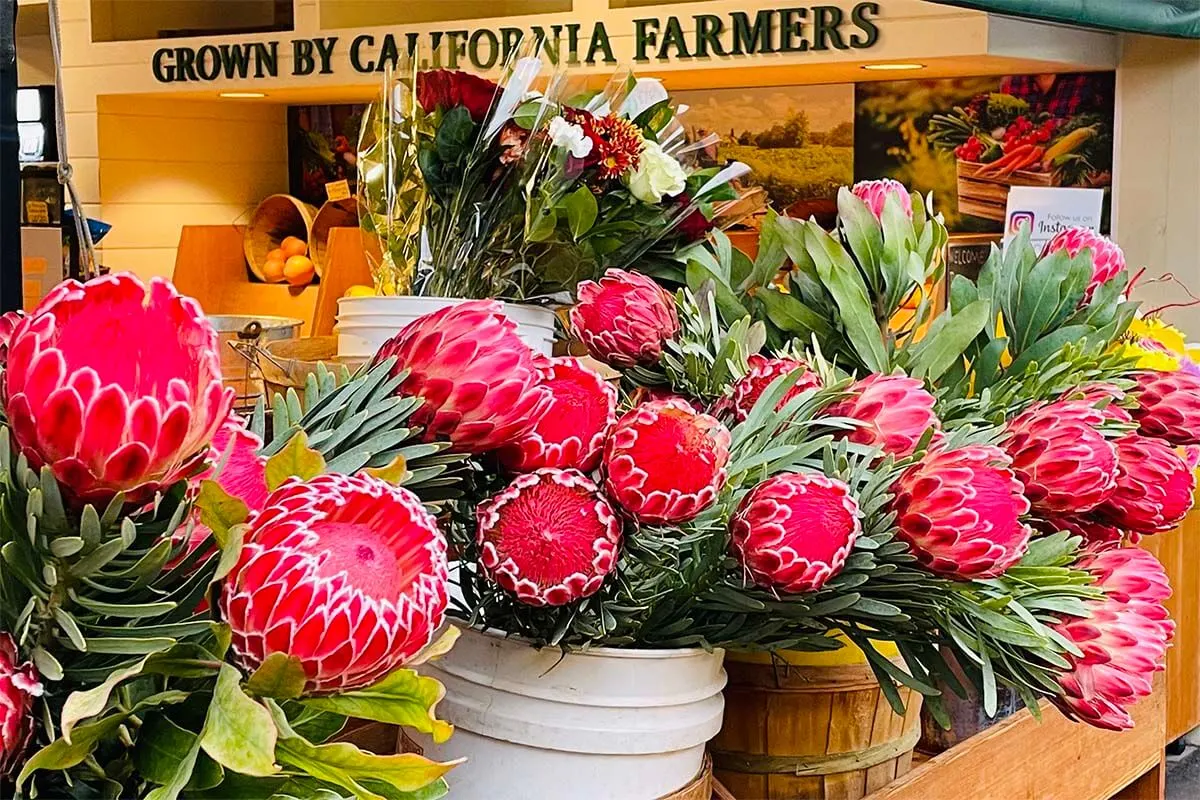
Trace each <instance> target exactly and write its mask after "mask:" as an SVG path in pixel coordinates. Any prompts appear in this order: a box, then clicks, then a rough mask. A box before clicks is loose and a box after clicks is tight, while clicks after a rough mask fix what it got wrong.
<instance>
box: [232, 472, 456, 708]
mask: <svg viewBox="0 0 1200 800" xmlns="http://www.w3.org/2000/svg"><path fill="white" fill-rule="evenodd" d="M446 579H447V570H446V540H445V539H444V538H443V537H442V535H441V533H440V532H439V531H438V528H437V522H436V521H435V520H434V518H433V516H432V515H430V513H429V512H428V511H426V510H425V508H424V506H422V505H421V501H420V500H418V499H417V497H416V495H414V494H413V493H412V492H409V491H408V490H406V489H403V488H400V487H398V486H392V485H391V484H389V483H386V482H384V481H382V480H379V479H378V478H374V477H371V476H370V475H367V474H365V473H360V474H358V475H355V476H353V477H349V476H346V475H333V474H329V475H319V476H317V477H316V478H313V479H312V480H309V481H307V482H300V481H297V480H292V481H289V482H288V483H285V484H284V485H283V486H281V487H280V488H279V489H277V490H275V492H273V493H272V494H271V495H270V496H269V497H268V498H267V500H266V505H265V506H264V508H263V510H262V511H260V512H259V513H258V514H257V515H255V516H254V517H252V519H251V527H250V529H249V530H248V531H247V532H246V538H245V545H244V546H243V548H242V554H241V558H240V559H239V561H238V563H237V566H235V567H234V569H233V571H232V572H231V573H230V574H229V577H228V578H227V579H226V581H225V585H224V589H223V592H222V595H221V612H222V616H223V617H224V619H225V621H226V622H228V623H229V625H230V626H231V627H232V629H233V650H234V653H235V655H236V660H237V662H238V663H239V664H240V665H241V666H242V667H243V668H244V669H246V670H248V671H253V670H255V669H256V668H257V667H258V666H259V665H261V664H262V663H263V661H264V660H265V659H266V658H267V656H269V655H270V654H272V653H286V654H287V655H289V656H295V657H296V658H298V659H299V660H300V663H301V665H302V666H303V667H304V672H305V674H306V675H307V676H308V682H307V684H306V686H305V691H306V692H307V693H310V694H312V693H323V692H336V691H347V690H350V689H355V688H361V687H364V686H369V685H371V684H373V683H375V682H376V681H378V680H380V679H382V678H383V677H384V676H386V675H387V674H388V673H390V672H391V671H392V670H394V669H396V668H397V667H399V666H400V665H402V664H403V663H404V662H405V661H407V660H408V659H410V658H412V657H413V656H414V655H416V654H417V653H418V652H419V651H420V650H421V649H423V648H424V647H425V646H426V645H427V644H429V642H430V640H431V639H432V638H433V633H434V631H436V630H437V628H438V627H439V626H440V625H441V624H442V620H443V617H444V615H445V610H446V599H447V598H446Z"/></svg>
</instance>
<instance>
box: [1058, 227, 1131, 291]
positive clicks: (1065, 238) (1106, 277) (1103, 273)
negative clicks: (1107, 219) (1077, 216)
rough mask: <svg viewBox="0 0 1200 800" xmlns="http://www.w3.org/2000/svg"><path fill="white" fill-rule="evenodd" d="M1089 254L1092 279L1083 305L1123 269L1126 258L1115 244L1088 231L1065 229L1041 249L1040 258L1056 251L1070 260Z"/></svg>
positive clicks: (1087, 229) (1083, 229)
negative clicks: (1062, 251)
mask: <svg viewBox="0 0 1200 800" xmlns="http://www.w3.org/2000/svg"><path fill="white" fill-rule="evenodd" d="M1085 249H1086V250H1090V251H1091V254H1092V279H1091V281H1090V282H1089V283H1088V287H1087V290H1086V291H1085V292H1084V295H1083V298H1084V302H1085V303H1086V302H1088V301H1089V300H1091V299H1092V295H1093V294H1094V293H1095V292H1096V289H1097V287H1100V286H1102V285H1104V284H1106V283H1108V282H1109V281H1110V280H1112V279H1113V278H1115V277H1117V275H1118V274H1120V273H1121V272H1122V271H1123V270H1124V269H1125V254H1124V253H1123V252H1121V248H1120V247H1117V245H1116V242H1114V241H1112V240H1111V239H1109V238H1108V237H1107V236H1101V235H1100V234H1099V233H1096V232H1095V231H1093V230H1091V229H1089V228H1067V229H1066V230H1065V231H1060V232H1059V233H1058V234H1057V235H1055V237H1054V238H1053V239H1051V240H1050V241H1048V242H1046V246H1045V247H1043V248H1042V258H1045V257H1046V256H1048V255H1050V254H1051V253H1055V252H1057V251H1059V250H1066V251H1067V255H1068V256H1070V257H1071V258H1074V257H1075V256H1077V255H1079V253H1080V252H1081V251H1082V250H1085Z"/></svg>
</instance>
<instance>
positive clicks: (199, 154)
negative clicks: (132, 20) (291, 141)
mask: <svg viewBox="0 0 1200 800" xmlns="http://www.w3.org/2000/svg"><path fill="white" fill-rule="evenodd" d="M286 114H287V111H286V107H285V106H283V105H276V104H262V103H236V102H232V101H229V100H207V101H205V100H184V99H176V98H141V97H132V96H109V97H101V98H99V102H98V104H97V120H98V121H97V128H98V145H99V152H100V153H102V154H103V156H102V157H101V158H100V159H99V162H98V164H99V200H100V212H99V213H100V216H101V217H102V218H103V219H104V220H105V221H106V222H109V223H111V224H112V225H113V230H112V233H110V234H109V236H108V238H107V239H105V242H104V247H103V252H104V257H103V262H104V264H105V265H106V266H108V267H110V268H112V269H124V270H132V271H133V272H136V273H137V274H139V275H141V276H143V277H149V276H152V275H167V276H169V275H170V274H171V271H172V269H173V268H174V266H175V247H176V245H177V244H178V243H179V231H180V228H181V227H182V226H183V225H189V224H190V225H224V224H229V223H233V222H239V221H241V222H244V221H245V220H246V219H247V217H248V216H249V213H250V211H251V210H253V208H254V206H255V205H256V204H257V203H258V201H259V200H261V199H262V198H263V197H265V196H266V195H269V194H272V193H275V192H286V191H287V127H286Z"/></svg>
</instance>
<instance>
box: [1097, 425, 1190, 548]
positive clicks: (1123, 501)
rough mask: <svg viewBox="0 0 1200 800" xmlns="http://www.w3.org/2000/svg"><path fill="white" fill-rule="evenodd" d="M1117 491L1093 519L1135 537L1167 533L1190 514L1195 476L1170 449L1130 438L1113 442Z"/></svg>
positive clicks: (1159, 443)
mask: <svg viewBox="0 0 1200 800" xmlns="http://www.w3.org/2000/svg"><path fill="white" fill-rule="evenodd" d="M1116 450H1117V484H1116V489H1115V490H1114V491H1113V492H1112V494H1110V495H1109V496H1108V498H1107V499H1106V500H1105V501H1104V502H1103V503H1101V504H1100V505H1099V506H1098V507H1097V508H1096V516H1097V517H1099V518H1100V519H1102V520H1105V521H1106V522H1109V523H1111V524H1113V525H1115V526H1117V527H1118V528H1123V529H1125V530H1130V531H1136V532H1137V533H1157V532H1159V531H1169V530H1171V529H1172V528H1174V527H1175V526H1176V525H1178V524H1179V523H1180V522H1182V521H1183V518H1184V517H1186V516H1187V513H1188V512H1189V511H1191V510H1192V502H1193V495H1194V491H1195V488H1196V473H1195V472H1193V471H1192V468H1191V467H1189V466H1188V464H1187V462H1186V461H1184V460H1183V457H1182V456H1180V455H1179V453H1177V452H1176V451H1175V450H1174V449H1173V448H1172V447H1171V446H1170V445H1168V444H1167V443H1165V442H1163V441H1161V440H1159V439H1151V438H1149V437H1146V436H1138V435H1137V434H1131V435H1129V436H1123V437H1121V438H1120V439H1118V440H1117V441H1116Z"/></svg>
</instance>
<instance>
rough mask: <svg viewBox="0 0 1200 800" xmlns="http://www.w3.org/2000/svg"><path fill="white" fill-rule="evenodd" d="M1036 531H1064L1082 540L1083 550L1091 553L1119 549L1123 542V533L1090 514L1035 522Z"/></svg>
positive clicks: (1055, 517) (1063, 516)
mask: <svg viewBox="0 0 1200 800" xmlns="http://www.w3.org/2000/svg"><path fill="white" fill-rule="evenodd" d="M1034 524H1035V525H1036V526H1037V527H1038V529H1040V530H1043V531H1045V532H1046V533H1054V532H1055V531H1066V532H1067V533H1069V534H1071V535H1072V536H1079V537H1082V538H1083V549H1084V550H1087V551H1088V552H1092V553H1099V552H1102V551H1104V550H1112V549H1113V548H1116V547H1120V546H1121V545H1122V544H1123V543H1124V541H1125V532H1124V531H1122V530H1121V529H1120V528H1118V527H1116V526H1115V525H1109V524H1108V523H1107V522H1104V521H1103V520H1101V519H1099V518H1098V517H1097V516H1096V515H1095V514H1094V513H1092V514H1056V515H1054V516H1051V517H1048V518H1047V519H1044V520H1040V521H1035V523H1034Z"/></svg>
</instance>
